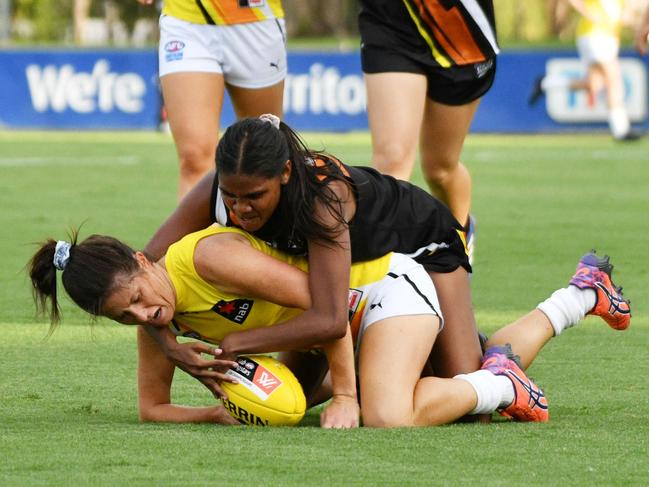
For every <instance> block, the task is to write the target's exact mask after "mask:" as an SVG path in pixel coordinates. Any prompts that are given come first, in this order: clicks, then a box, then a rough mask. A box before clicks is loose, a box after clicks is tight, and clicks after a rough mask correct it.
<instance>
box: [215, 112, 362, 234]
mask: <svg viewBox="0 0 649 487" xmlns="http://www.w3.org/2000/svg"><path fill="white" fill-rule="evenodd" d="M318 159H320V160H322V161H324V163H325V164H324V165H316V164H315V161H316V160H318ZM287 160H290V161H291V162H292V171H291V177H290V178H289V181H288V183H287V184H286V185H284V186H282V194H281V197H280V203H279V207H278V209H277V210H276V211H280V212H281V214H282V216H283V219H284V220H285V221H287V222H288V223H289V225H290V227H291V231H292V232H294V233H295V234H296V235H299V236H300V237H302V238H304V239H306V240H319V241H322V242H326V243H329V244H333V243H335V239H336V237H337V236H338V233H339V232H340V230H339V228H340V226H339V225H334V226H332V227H330V226H327V225H325V224H324V223H323V222H321V221H320V220H318V219H317V218H316V217H315V206H316V203H317V202H319V203H321V204H323V205H324V206H325V207H326V208H327V210H328V211H329V213H330V214H331V215H332V216H333V217H334V218H335V220H336V222H337V223H338V224H340V225H342V226H346V225H347V222H346V221H345V218H344V213H343V203H342V201H340V199H339V198H338V196H337V195H336V194H335V193H334V192H333V191H332V190H331V189H330V187H329V183H330V182H331V180H332V179H334V180H338V181H343V182H344V183H345V184H346V185H348V186H350V187H351V184H350V183H349V181H347V179H345V177H344V176H343V175H342V174H340V173H339V171H337V170H332V166H333V165H334V162H333V160H332V157H331V156H330V155H328V154H327V153H325V152H321V151H313V150H310V149H309V148H308V147H307V146H306V144H305V143H304V142H303V141H302V139H301V138H300V136H299V135H298V134H297V133H296V132H295V131H293V130H292V129H291V128H290V127H289V126H288V125H286V124H285V123H284V122H280V123H279V129H278V128H276V127H275V126H274V125H273V124H272V123H270V122H269V121H266V120H263V119H260V118H245V119H242V120H239V121H238V122H236V123H234V124H233V125H231V126H230V127H228V129H227V130H226V131H225V133H224V134H223V137H221V140H220V141H219V145H218V147H217V150H216V161H217V164H216V171H217V176H218V174H246V175H256V176H262V177H265V178H275V177H279V176H280V175H281V173H282V171H283V170H284V167H285V164H286V161H287Z"/></svg>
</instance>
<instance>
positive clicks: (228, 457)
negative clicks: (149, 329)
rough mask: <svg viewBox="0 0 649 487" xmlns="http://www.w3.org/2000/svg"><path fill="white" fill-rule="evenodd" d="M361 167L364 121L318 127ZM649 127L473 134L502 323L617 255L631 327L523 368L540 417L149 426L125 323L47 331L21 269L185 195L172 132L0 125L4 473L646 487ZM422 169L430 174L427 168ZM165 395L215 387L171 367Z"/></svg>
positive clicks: (7, 477) (586, 337) (157, 214)
mask: <svg viewBox="0 0 649 487" xmlns="http://www.w3.org/2000/svg"><path fill="white" fill-rule="evenodd" d="M307 140H308V141H309V142H310V143H311V144H312V145H313V146H314V147H318V148H320V147H324V148H326V149H328V150H330V151H332V152H333V153H335V154H337V155H339V156H340V157H341V158H342V159H343V160H345V161H348V162H351V163H355V164H366V163H368V162H369V157H370V150H369V147H370V143H369V137H368V135H367V134H345V135H340V134H329V135H326V134H309V135H307ZM648 149H649V140H644V141H640V142H639V143H637V144H627V145H622V144H616V143H614V142H612V141H611V140H609V138H608V137H607V136H605V135H594V136H586V135H579V136H525V137H523V136H515V137H514V136H472V137H470V138H469V139H468V140H467V144H466V147H465V151H464V154H463V160H464V161H465V163H466V164H467V165H468V166H469V168H470V170H471V172H472V176H473V179H474V205H473V206H474V212H475V215H476V217H477V219H478V240H477V254H476V260H477V264H476V273H475V276H474V278H473V293H474V304H475V308H476V315H477V318H478V322H479V325H480V327H481V328H482V329H484V330H486V331H491V330H494V329H496V328H498V327H500V326H501V325H503V324H505V323H507V322H509V321H511V320H513V319H515V318H516V317H518V316H519V315H521V314H522V313H524V312H526V311H528V310H529V309H531V308H532V307H534V306H535V305H536V304H537V303H538V301H540V300H542V299H544V298H545V297H546V296H547V295H548V294H549V293H550V292H551V291H553V290H554V289H555V288H557V287H559V286H563V285H565V283H566V282H567V279H568V278H569V277H570V275H571V274H572V271H573V269H574V266H575V264H576V262H577V259H578V258H579V256H580V255H581V254H582V253H584V252H585V251H587V250H589V249H590V248H591V247H594V248H597V249H598V250H600V252H606V253H609V254H611V255H612V257H613V258H612V261H613V263H614V264H615V265H616V270H615V273H614V278H615V281H616V282H618V283H622V284H624V286H625V293H626V294H627V295H628V296H629V297H630V298H631V299H632V300H633V304H632V308H633V314H634V318H633V324H632V327H631V328H630V329H629V330H628V331H627V332H624V333H620V332H614V331H612V330H609V329H607V328H606V326H605V325H604V324H603V323H601V322H600V321H598V320H597V319H594V318H589V319H587V320H586V321H585V322H584V323H583V325H581V326H579V327H577V328H576V329H574V330H568V331H566V332H565V333H564V334H563V335H561V336H560V337H559V338H557V339H555V340H553V341H551V342H550V344H549V345H548V346H547V347H546V348H545V349H544V350H543V352H542V353H541V355H540V356H539V358H538V359H537V361H536V362H535V363H534V365H533V366H532V368H531V369H530V372H531V375H532V376H533V377H535V378H536V379H537V381H538V382H539V383H540V384H541V385H542V386H543V387H544V389H545V390H546V393H547V395H548V398H549V401H550V410H551V421H550V423H548V424H544V425H535V424H532V425H530V424H510V423H507V422H503V421H499V420H498V419H497V420H496V423H495V424H492V425H465V424H459V425H452V426H446V427H438V428H424V429H399V430H389V431H387V430H386V431H378V430H365V429H360V430H355V431H323V430H320V429H318V428H316V427H315V426H316V425H317V422H318V416H317V411H313V412H310V413H309V414H308V415H307V417H306V419H305V420H304V422H303V426H302V427H298V428H286V429H282V428H275V429H258V428H244V427H242V428H223V427H216V426H212V425H153V424H144V425H142V424H139V423H138V421H137V409H136V398H135V340H134V330H133V329H131V328H127V327H120V326H117V325H113V324H112V323H109V322H107V321H104V320H99V321H98V322H97V323H95V324H94V325H93V326H90V325H89V324H88V323H89V320H88V319H87V318H86V316H84V315H83V314H82V313H81V312H78V311H77V310H76V309H74V308H73V306H71V305H70V304H69V303H68V302H67V301H64V307H63V313H64V322H63V324H62V326H61V327H60V329H59V330H58V331H57V332H56V333H55V334H54V335H53V336H52V337H51V338H50V339H49V340H44V336H45V334H46V330H47V326H46V325H45V324H44V323H43V321H42V320H37V319H35V317H34V311H33V304H32V302H31V299H30V294H29V286H28V282H27V280H26V277H25V273H24V271H23V266H24V265H25V263H26V262H27V260H28V259H29V257H30V256H31V254H32V252H33V251H34V246H33V245H32V243H33V242H36V241H39V240H41V239H43V238H45V237H48V236H52V237H54V238H64V237H65V230H67V229H68V228H69V227H77V226H78V225H79V224H81V223H82V222H85V223H84V225H83V228H82V237H85V236H87V235H88V234H90V233H94V232H97V233H106V234H112V235H115V236H117V237H120V238H123V239H125V240H126V241H128V242H129V243H131V244H132V245H133V246H135V247H141V246H142V245H143V244H144V243H145V242H146V240H147V238H148V237H149V235H150V234H151V233H152V231H153V230H154V229H155V228H156V227H157V225H158V224H159V222H160V221H161V220H162V218H163V217H164V216H165V215H166V214H167V213H168V212H169V211H171V210H172V208H173V206H174V204H175V190H176V186H175V184H176V172H177V170H176V159H175V150H174V147H173V143H172V142H171V140H170V139H169V138H168V137H164V136H161V135H158V134H149V133H101V134H97V133H82V134H73V133H36V132H33V133H18V132H0V208H1V210H0V227H1V228H2V229H3V230H2V234H3V238H2V239H0V282H2V286H1V287H0V312H1V314H0V326H1V327H2V336H3V340H2V341H1V343H0V356H1V357H2V372H1V374H0V398H1V399H0V408H1V417H2V423H3V424H2V428H1V429H0V450H1V451H2V452H3V455H2V457H3V458H2V461H0V482H1V483H2V485H21V486H22V485H63V484H66V485H68V484H80V485H88V484H91V483H92V484H95V485H114V484H128V485H152V484H157V483H163V484H165V485H214V484H224V485H239V484H246V485H322V484H325V483H330V484H333V485H376V484H388V485H393V484H406V485H457V484H477V483H480V484H484V485H521V484H525V485H559V484H562V485H565V484H570V485H645V484H646V483H647V481H648V479H649V471H648V468H647V466H646V460H645V459H646V457H647V454H648V453H649V440H648V439H647V438H649V426H647V421H646V416H647V412H648V411H649V394H648V388H649V385H648V383H647V379H646V377H647V376H648V375H649V360H648V359H649V354H648V352H647V343H649V320H648V319H647V317H646V316H647V300H646V285H645V283H646V281H647V269H646V268H645V267H644V266H645V265H646V256H645V254H644V252H645V251H646V249H647V239H648V237H647V235H649V219H647V217H646V213H647V209H648V205H647V200H646V194H647V193H646V188H647V187H649V167H648V166H647V157H646V154H647V152H648ZM415 181H416V182H418V183H419V184H423V183H422V179H421V176H420V175H419V173H417V175H416V176H415ZM177 378H178V381H177V383H175V385H174V400H175V401H177V402H181V403H190V404H204V403H207V402H209V401H210V400H211V399H210V396H209V395H208V393H207V392H204V391H203V390H202V388H201V386H199V385H197V384H194V383H193V381H192V380H191V379H189V378H188V377H185V376H183V375H182V374H178V377H177Z"/></svg>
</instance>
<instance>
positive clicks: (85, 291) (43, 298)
mask: <svg viewBox="0 0 649 487" xmlns="http://www.w3.org/2000/svg"><path fill="white" fill-rule="evenodd" d="M77 237H78V232H76V231H75V232H72V235H71V236H70V249H69V259H68V260H67V262H66V263H65V265H64V268H63V270H62V272H61V281H62V283H63V287H64V288H65V290H66V292H67V293H68V295H69V296H70V298H71V299H72V301H74V302H75V304H76V305H77V306H79V307H80V308H81V309H83V310H84V311H86V312H88V313H90V314H92V315H99V314H100V313H101V309H102V306H103V303H104V300H105V299H106V298H107V297H108V296H109V295H110V294H111V292H112V291H113V290H114V289H115V288H116V287H117V286H118V285H119V284H120V282H123V280H122V279H124V278H126V279H128V278H129V277H131V276H133V275H134V274H135V273H137V272H138V271H139V264H138V262H137V260H136V259H135V251H134V250H133V249H132V248H130V247H129V246H128V245H126V244H124V243H123V242H121V241H119V240H117V239H115V238H112V237H107V236H103V235H91V236H90V237H88V238H87V239H85V240H84V241H83V242H81V243H80V244H77ZM56 245H57V242H56V241H55V240H52V239H48V240H46V241H45V242H43V243H42V244H41V245H40V248H39V249H38V250H37V251H36V253H35V254H34V256H33V257H32V258H31V260H30V261H29V264H28V269H29V277H30V279H31V282H32V294H33V296H34V302H35V303H36V307H37V309H38V311H39V312H40V313H43V314H48V315H49V318H50V325H51V326H50V331H49V334H51V333H52V332H53V331H54V330H55V329H56V327H57V325H58V323H59V321H60V319H61V309H60V306H59V300H58V296H57V283H56V270H57V269H56V267H55V265H54V254H55V250H56ZM48 300H49V301H50V307H49V309H48V306H47V301H48Z"/></svg>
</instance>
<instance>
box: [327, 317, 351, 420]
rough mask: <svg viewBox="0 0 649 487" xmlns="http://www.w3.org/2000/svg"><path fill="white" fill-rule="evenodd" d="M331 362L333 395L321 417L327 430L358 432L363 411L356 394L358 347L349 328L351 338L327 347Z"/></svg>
mask: <svg viewBox="0 0 649 487" xmlns="http://www.w3.org/2000/svg"><path fill="white" fill-rule="evenodd" d="M322 348H323V350H324V353H325V355H326V356H327V361H328V362H329V372H330V376H331V384H332V389H333V395H332V400H331V402H330V403H329V404H328V405H327V407H325V409H324V411H323V412H322V414H321V415H320V426H322V427H323V428H358V426H359V422H360V421H359V417H360V414H361V408H360V405H359V404H358V397H357V394H356V370H355V365H354V362H355V361H354V344H353V342H352V333H351V329H350V328H349V326H348V327H347V334H346V335H345V336H344V337H343V338H340V339H338V340H334V341H333V342H329V343H326V344H324V345H323V347H322Z"/></svg>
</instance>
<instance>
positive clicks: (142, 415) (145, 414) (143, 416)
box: [138, 408, 157, 423]
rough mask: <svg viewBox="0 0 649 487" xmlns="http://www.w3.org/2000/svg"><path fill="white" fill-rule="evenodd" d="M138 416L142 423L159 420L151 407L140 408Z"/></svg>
mask: <svg viewBox="0 0 649 487" xmlns="http://www.w3.org/2000/svg"><path fill="white" fill-rule="evenodd" d="M138 418H139V420H140V423H154V422H156V421H157V420H156V418H155V415H154V414H153V411H152V409H151V408H140V410H139V414H138Z"/></svg>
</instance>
